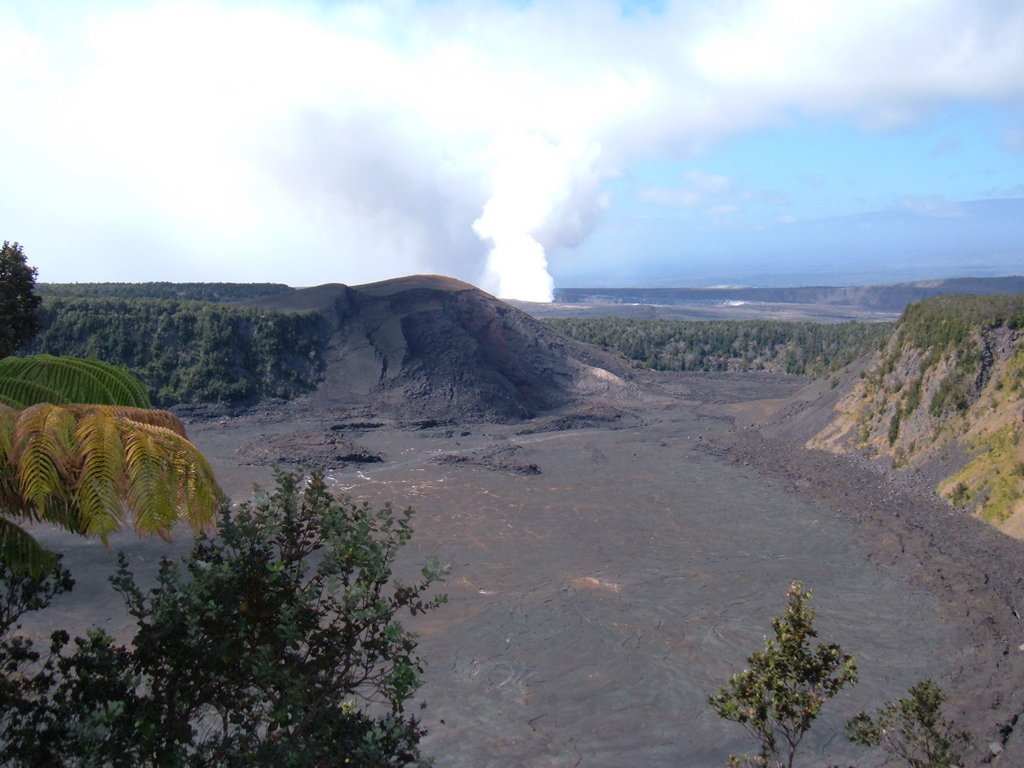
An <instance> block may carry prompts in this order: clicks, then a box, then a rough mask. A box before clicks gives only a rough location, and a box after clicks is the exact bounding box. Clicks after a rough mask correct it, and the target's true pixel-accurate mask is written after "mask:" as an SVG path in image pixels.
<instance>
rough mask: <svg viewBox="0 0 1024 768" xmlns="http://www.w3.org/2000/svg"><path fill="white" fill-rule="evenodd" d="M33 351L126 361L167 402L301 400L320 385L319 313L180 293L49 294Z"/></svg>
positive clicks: (161, 401)
mask: <svg viewBox="0 0 1024 768" xmlns="http://www.w3.org/2000/svg"><path fill="white" fill-rule="evenodd" d="M40 325H41V331H40V332H39V334H38V335H37V336H36V338H35V340H34V341H33V342H32V344H31V345H30V346H29V348H28V351H30V352H32V353H37V354H49V355H55V356H63V355H67V356H74V357H95V358H98V359H100V360H104V361H106V362H108V363H111V364H113V365H124V366H127V367H128V369H129V370H131V371H132V373H134V374H135V375H136V376H138V377H139V378H140V379H142V381H143V382H145V384H146V386H147V387H148V388H149V391H150V393H151V396H152V398H153V400H154V402H156V403H157V404H160V405H171V404H174V403H182V402H215V401H222V402H231V401H240V400H247V399H251V398H257V397H284V398H288V397H293V396H295V395H296V394H299V393H302V392H305V391H309V390H310V389H312V388H313V387H315V386H316V382H317V380H318V377H319V375H320V373H321V371H322V370H323V348H324V344H325V342H326V338H327V334H326V331H325V329H324V326H323V320H322V317H321V316H320V315H319V314H316V313H308V314H287V313H284V312H278V311H274V310H267V309H261V308H257V307H239V306H229V305H225V304H214V303H210V302H196V301H178V300H171V299H118V298H77V299H74V298H73V299H49V300H47V301H45V302H44V304H43V306H42V309H41V311H40Z"/></svg>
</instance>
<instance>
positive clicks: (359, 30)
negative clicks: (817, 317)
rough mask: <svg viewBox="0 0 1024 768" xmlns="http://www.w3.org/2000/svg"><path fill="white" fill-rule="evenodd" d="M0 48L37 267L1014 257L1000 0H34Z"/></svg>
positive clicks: (1011, 57) (774, 264)
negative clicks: (72, 0)
mask: <svg viewBox="0 0 1024 768" xmlns="http://www.w3.org/2000/svg"><path fill="white" fill-rule="evenodd" d="M0 46H2V49H3V50H4V51H5V57H4V61H3V62H2V63H0V103H3V104H5V111H6V114H7V115H8V116H10V115H17V119H16V120H12V119H10V117H8V119H6V120H4V121H2V123H0V174H2V175H3V178H5V180H8V181H7V183H5V184H4V185H2V188H0V229H2V232H0V237H3V238H5V239H9V240H17V241H19V242H21V243H22V244H23V245H24V247H25V249H26V252H27V253H28V255H29V259H30V262H31V263H33V264H35V265H36V266H38V268H39V270H40V275H39V277H40V279H41V280H44V281H52V282H60V281H90V280H120V281H141V280H177V281H184V280H234V281H264V280H272V281H279V282H286V283H289V284H292V285H311V284H317V283H323V282H345V283H350V284H356V283H360V282H367V281H371V280H378V279H384V278H387V277H394V276H399V275H403V274H410V273H417V272H433V273H440V274H448V275H452V276H454V277H458V278H461V279H463V280H467V281H469V282H472V283H474V284H476V285H479V286H481V287H483V288H485V289H486V290H489V291H491V292H493V293H496V294H498V295H501V296H505V297H516V298H532V299H543V298H545V297H546V296H548V295H549V294H550V291H551V288H552V286H553V285H555V284H559V285H563V286H569V285H597V284H606V285H607V284H616V283H619V284H631V285H644V284H650V285H670V284H678V285H709V284H722V283H745V284H776V285H777V284H786V283H790V284H793V283H799V284H807V283H835V282H858V283H865V282H888V281H893V280H904V279H921V278H931V277H950V276H960V275H970V274H978V275H982V274H1003V273H1012V272H1017V273H1019V272H1020V271H1021V265H1024V223H1022V222H1024V5H1022V4H1021V3H1019V2H1013V1H1011V0H884V1H883V0H858V1H857V2H846V1H845V0H734V1H733V2H729V3H723V2H712V1H711V0H663V1H661V2H637V1H635V0H630V2H624V3H620V2H613V1H612V0H535V1H534V2H501V0H431V1H430V2H418V1H417V0H376V1H375V2H355V1H351V0H342V1H335V2H330V1H325V0H320V1H319V2H313V1H312V0H310V1H309V2H301V1H297V2H287V3H286V2H274V1H272V0H265V1H263V2H244V1H243V0H221V1H218V0H173V1H171V0H134V1H133V2H128V1H127V0H83V1H82V2H79V3H75V4H74V5H71V6H69V5H68V4H66V3H59V2H47V0H39V1H38V2H33V3H19V2H0ZM12 180H14V182H15V183H12Z"/></svg>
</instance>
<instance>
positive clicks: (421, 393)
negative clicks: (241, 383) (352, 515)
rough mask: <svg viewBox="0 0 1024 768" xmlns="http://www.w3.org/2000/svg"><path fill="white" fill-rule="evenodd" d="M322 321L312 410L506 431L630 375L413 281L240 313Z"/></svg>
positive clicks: (431, 279)
mask: <svg viewBox="0 0 1024 768" xmlns="http://www.w3.org/2000/svg"><path fill="white" fill-rule="evenodd" d="M250 303H252V304H254V305H256V306H264V307H268V308H273V309H278V310H283V311H291V312H303V311H311V310H316V311H319V312H320V313H321V314H322V316H323V317H324V318H325V323H326V325H327V328H326V332H327V333H329V334H330V340H329V343H328V345H327V351H326V354H325V364H326V370H325V372H324V378H323V381H322V383H321V384H320V386H319V388H318V389H317V392H316V393H315V394H314V395H313V396H312V400H313V402H314V403H315V404H316V405H319V406H323V407H328V408H341V409H344V408H368V409H369V410H370V411H372V412H374V413H379V414H384V415H387V416H391V417H394V418H398V419H405V420H408V419H423V418H433V419H444V420H449V421H459V422H461V421H474V420H480V421H491V422H495V421H497V422H514V421H520V420H523V419H530V418H533V417H535V416H536V415H538V414H540V413H544V412H547V411H552V410H555V409H558V408H562V407H565V406H569V405H573V404H575V403H578V402H580V400H581V398H583V397H584V396H586V395H594V394H600V393H603V392H611V393H615V392H620V391H622V390H624V389H626V388H627V384H626V382H625V380H624V379H625V378H627V377H628V376H629V369H628V368H627V367H626V366H625V365H623V364H621V363H619V362H617V361H615V360H613V359H611V358H609V357H608V356H606V355H604V354H602V353H601V352H600V351H599V350H597V349H595V348H593V347H589V346H587V345H583V344H579V343H577V342H574V341H571V340H569V339H566V338H565V337H563V336H561V335H560V334H558V333H556V332H555V331H553V330H551V329H550V328H548V327H547V326H546V325H544V324H543V323H541V322H539V321H538V320H535V319H533V318H532V317H530V316H529V315H527V314H525V313H524V312H521V311H520V310H518V309H516V308H514V307H512V306H509V305H508V304H506V303H505V302H502V301H499V300H498V299H496V298H494V297H493V296H490V295H489V294H486V293H484V292H483V291H481V290H479V289H477V288H474V287H473V286H471V285H468V284H467V283H463V282H460V281H458V280H453V279H451V278H446V277H435V276H414V277H405V278H399V279H395V280H386V281H383V282H379V283H370V284H368V285H359V286H351V287H350V286H346V285H341V284H331V285H322V286H317V287H315V288H306V289H302V290H297V291H290V292H288V293H284V294H280V295H277V296H270V297H266V298H262V299H258V300H255V301H253V302H250Z"/></svg>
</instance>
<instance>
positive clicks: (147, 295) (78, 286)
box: [35, 282, 292, 302]
mask: <svg viewBox="0 0 1024 768" xmlns="http://www.w3.org/2000/svg"><path fill="white" fill-rule="evenodd" d="M290 290H292V289H291V288H290V287H289V286H287V285H284V284H282V283H168V282H154V283H39V284H38V285H36V286H35V292H36V294H37V295H38V296H41V297H43V298H48V299H50V298H52V299H176V300H178V301H215V302H231V301H246V300H247V299H258V298H260V297H262V296H274V295H275V294H278V293H284V292H285V291H290Z"/></svg>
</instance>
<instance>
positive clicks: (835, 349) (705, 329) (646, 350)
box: [545, 317, 894, 377]
mask: <svg viewBox="0 0 1024 768" xmlns="http://www.w3.org/2000/svg"><path fill="white" fill-rule="evenodd" d="M545 322H546V323H547V324H548V325H550V326H551V327H552V328H554V329H555V330H556V331H558V332H559V333H561V334H564V335H565V336H568V337H570V338H572V339H575V340H577V341H582V342H586V343H588V344H596V345H597V346H599V347H601V348H602V349H604V350H607V351H609V352H613V353H619V354H621V355H623V356H624V357H626V358H627V359H629V360H631V361H632V362H633V363H634V364H635V365H638V366H640V367H643V368H648V369H652V370H658V371H784V372H785V373H791V374H796V375H800V376H814V377H818V376H824V375H826V374H828V373H831V372H832V371H835V370H838V369H840V368H842V367H843V366H844V365H848V364H849V363H851V362H853V361H854V360H856V359H857V358H859V357H861V356H862V355H864V354H865V353H867V352H870V351H871V350H874V349H878V348H879V346H880V345H883V344H884V343H885V342H886V341H887V340H888V338H889V336H890V335H891V334H892V331H893V327H894V326H893V324H892V323H853V322H851V323H840V324H833V325H826V324H823V323H790V322H780V321H772V320H745V321H736V320H712V321H707V320H635V319H629V318H622V317H595V318H557V319H551V320H545Z"/></svg>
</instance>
